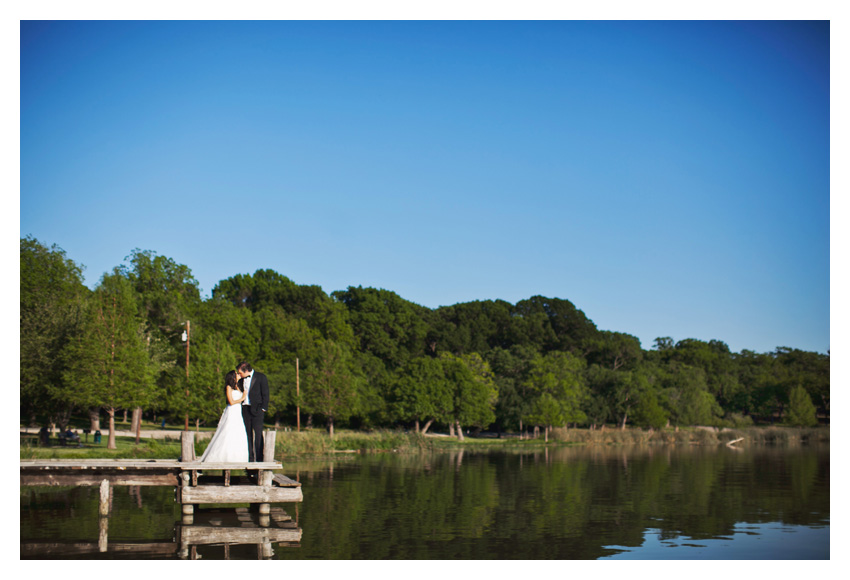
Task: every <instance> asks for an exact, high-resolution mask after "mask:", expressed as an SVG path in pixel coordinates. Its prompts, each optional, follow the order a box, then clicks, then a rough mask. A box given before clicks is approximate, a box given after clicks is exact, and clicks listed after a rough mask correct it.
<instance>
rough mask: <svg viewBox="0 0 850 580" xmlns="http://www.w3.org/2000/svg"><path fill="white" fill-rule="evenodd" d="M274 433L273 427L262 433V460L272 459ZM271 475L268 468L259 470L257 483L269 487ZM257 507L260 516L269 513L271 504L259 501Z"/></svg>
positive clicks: (272, 474)
mask: <svg viewBox="0 0 850 580" xmlns="http://www.w3.org/2000/svg"><path fill="white" fill-rule="evenodd" d="M276 435H277V431H275V430H274V429H270V430H268V431H266V432H265V433H264V434H263V439H264V441H263V461H268V462H271V461H274V443H275V437H276ZM273 477H274V473H272V471H271V470H270V469H263V470H260V473H259V477H258V478H257V479H258V481H257V483H258V484H259V485H262V486H266V487H269V486H271V484H272V478H273ZM259 508H260V516H268V515H269V514H270V513H271V508H272V506H271V504H269V503H261V504H260V506H259Z"/></svg>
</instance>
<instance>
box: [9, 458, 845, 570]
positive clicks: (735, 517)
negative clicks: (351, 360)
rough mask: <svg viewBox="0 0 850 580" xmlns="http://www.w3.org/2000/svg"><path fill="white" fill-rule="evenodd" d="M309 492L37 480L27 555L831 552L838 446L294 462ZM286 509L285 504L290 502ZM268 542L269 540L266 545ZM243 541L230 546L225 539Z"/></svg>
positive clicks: (28, 504)
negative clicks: (102, 512)
mask: <svg viewBox="0 0 850 580" xmlns="http://www.w3.org/2000/svg"><path fill="white" fill-rule="evenodd" d="M283 471H284V473H285V474H286V475H288V476H290V477H292V478H297V479H298V480H299V481H301V482H302V484H303V488H302V489H303V493H304V501H303V503H301V504H282V505H280V506H278V509H276V510H275V511H274V513H273V514H272V518H271V519H268V518H267V519H266V520H263V519H262V518H261V517H260V516H259V515H257V514H253V513H250V511H249V510H247V509H244V508H246V507H247V506H243V508H242V509H238V510H237V509H234V508H227V509H211V508H210V509H208V508H204V507H202V508H201V509H200V510H198V513H197V514H196V516H195V518H194V520H193V521H192V522H191V523H187V522H184V521H183V520H182V516H181V513H180V506H179V505H178V504H176V503H175V502H174V491H173V489H172V488H156V487H137V488H122V487H116V488H114V496H113V511H112V515H111V516H110V517H109V518H107V519H105V520H103V519H101V518H99V517H98V514H97V506H98V489H97V488H47V487H22V488H21V490H20V493H21V558H39V559H44V558H87V559H88V558H97V559H109V558H153V559H160V558H194V557H198V558H203V559H223V558H230V559H257V558H273V559H440V560H448V559H491V560H493V559H600V558H605V559H626V558H631V559H666V560H673V559H704V560H712V559H722V560H731V559H829V557H830V551H829V447H828V445H820V446H802V447H782V448H773V447H753V448H746V449H743V450H739V451H735V450H732V449H729V448H727V447H725V446H719V447H716V448H715V447H711V448H702V447H674V446H663V447H662V446H659V447H642V448H619V449H614V450H612V449H609V448H557V449H546V450H539V451H535V452H529V451H527V450H525V451H523V452H519V451H517V452H510V451H507V452H475V453H470V452H469V451H465V452H443V453H438V454H426V455H418V454H417V455H399V454H390V453H388V454H375V455H345V456H340V457H339V458H334V459H333V460H329V459H323V460H314V461H297V462H284V470H283ZM280 508H282V510H281V509H280ZM263 542H264V544H263ZM225 543H226V544H228V545H226V546H225V545H223V544H225Z"/></svg>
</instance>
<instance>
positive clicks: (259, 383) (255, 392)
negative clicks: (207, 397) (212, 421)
mask: <svg viewBox="0 0 850 580" xmlns="http://www.w3.org/2000/svg"><path fill="white" fill-rule="evenodd" d="M236 373H237V374H238V375H239V378H240V379H241V383H242V385H241V386H242V391H243V392H244V393H245V400H244V401H242V421H244V422H245V431H246V432H247V434H248V461H262V460H263V418H264V415H265V412H266V411H267V410H268V408H269V379H268V378H267V377H266V375H264V374H263V373H261V372H258V371H255V370H254V369H253V368H251V365H250V364H249V363H246V362H243V363H239V366H237V367H236Z"/></svg>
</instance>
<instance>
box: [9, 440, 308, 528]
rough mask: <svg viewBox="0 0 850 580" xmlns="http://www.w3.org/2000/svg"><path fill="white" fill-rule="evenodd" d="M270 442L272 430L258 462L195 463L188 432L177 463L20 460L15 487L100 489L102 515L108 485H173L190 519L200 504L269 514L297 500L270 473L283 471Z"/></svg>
mask: <svg viewBox="0 0 850 580" xmlns="http://www.w3.org/2000/svg"><path fill="white" fill-rule="evenodd" d="M274 443H275V432H274V431H266V433H265V450H266V451H265V457H263V461H255V462H245V463H201V462H200V461H197V460H196V459H195V451H194V433H192V432H184V434H183V442H182V457H181V460H171V459H150V460H138V459H78V460H63V459H42V460H30V461H27V460H21V486H25V485H49V486H53V485H68V486H100V488H101V504H102V505H101V513H102V514H103V513H104V509H105V508H104V507H103V504H104V503H106V502H107V498H108V494H109V487H110V486H116V485H119V486H128V485H160V486H174V487H176V488H177V494H176V499H177V501H178V502H180V504H181V505H182V511H183V514H184V515H191V514H192V513H193V511H194V507H195V506H197V505H200V504H211V505H227V504H244V503H249V504H252V505H256V506H258V508H259V512H260V514H269V513H270V504H273V503H288V502H300V501H302V500H303V495H302V493H301V484H300V483H299V482H297V481H293V480H291V479H289V478H288V477H286V476H284V475H281V474H275V473H274V471H275V470H280V469H281V468H282V467H283V466H282V465H281V464H280V462H278V461H274ZM234 472H236V475H234ZM240 472H245V474H246V475H241V474H240Z"/></svg>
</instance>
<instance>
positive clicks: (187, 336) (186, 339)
mask: <svg viewBox="0 0 850 580" xmlns="http://www.w3.org/2000/svg"><path fill="white" fill-rule="evenodd" d="M189 329H190V327H189V321H188V320H187V321H186V332H184V333H183V336H182V338H183V342H185V343H186V403H187V405H188V402H189ZM183 430H184V431H188V430H189V411H188V410H187V411H186V424H185V425H184V426H183Z"/></svg>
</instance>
